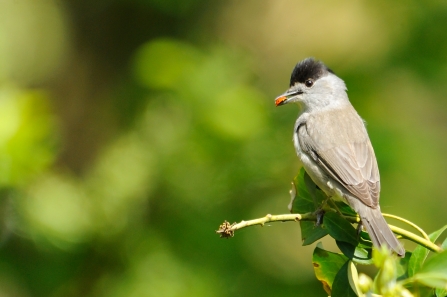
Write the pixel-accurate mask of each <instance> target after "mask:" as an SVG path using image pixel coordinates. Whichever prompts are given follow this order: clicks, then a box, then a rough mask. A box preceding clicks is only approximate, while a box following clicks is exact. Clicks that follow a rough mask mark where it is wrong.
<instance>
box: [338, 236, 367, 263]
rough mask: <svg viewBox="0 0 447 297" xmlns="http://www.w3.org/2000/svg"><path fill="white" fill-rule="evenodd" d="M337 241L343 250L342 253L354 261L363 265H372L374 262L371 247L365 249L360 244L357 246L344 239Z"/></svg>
mask: <svg viewBox="0 0 447 297" xmlns="http://www.w3.org/2000/svg"><path fill="white" fill-rule="evenodd" d="M335 242H336V243H337V246H338V248H339V249H340V250H341V251H342V253H343V254H344V255H345V256H346V257H348V258H349V259H351V260H352V261H353V262H355V263H359V264H362V265H370V264H372V263H373V260H372V249H371V248H369V249H365V248H362V247H359V246H357V247H356V246H353V245H352V244H350V243H347V242H344V241H338V240H336V241H335Z"/></svg>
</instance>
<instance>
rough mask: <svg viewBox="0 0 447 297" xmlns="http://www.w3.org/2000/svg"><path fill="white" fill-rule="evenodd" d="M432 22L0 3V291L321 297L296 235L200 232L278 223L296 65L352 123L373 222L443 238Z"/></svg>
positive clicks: (436, 28) (183, 4)
mask: <svg viewBox="0 0 447 297" xmlns="http://www.w3.org/2000/svg"><path fill="white" fill-rule="evenodd" d="M446 28H447V3H446V2H445V1H425V2H420V1H395V2H389V1H374V3H373V2H367V1H338V2H335V1H293V0H268V1H267V0H266V1H259V0H246V1H237V0H231V1H217V0H215V1H205V0H182V1H175V0H134V1H129V0H127V1H125V0H96V1H82V0H81V1H80V0H59V1H58V0H18V1H1V3H0V186H1V187H0V214H1V216H0V218H1V220H0V221H1V228H0V296H116V297H118V296H160V297H165V296H166V297H171V296H172V297H174V296H272V295H274V296H324V295H325V293H324V291H323V289H322V288H321V285H320V284H319V283H318V282H317V280H316V279H315V278H314V276H313V270H312V264H311V254H312V250H313V247H312V246H308V247H302V246H301V244H300V243H301V239H300V235H299V234H300V230H299V225H298V224H293V223H288V224H279V223H277V224H273V225H271V226H266V227H264V228H252V229H245V230H243V231H240V232H238V234H237V235H236V237H235V238H233V239H230V240H224V239H220V238H219V237H218V236H217V235H216V234H215V233H214V231H215V230H216V229H217V228H218V226H219V224H220V223H222V222H223V220H225V219H226V220H229V221H231V222H234V221H240V220H242V219H251V218H255V217H260V216H264V215H265V214H267V213H286V212H287V204H288V203H289V199H290V197H289V194H288V190H289V188H290V181H291V180H292V178H293V177H294V175H295V174H296V173H297V172H298V166H299V164H298V160H297V158H296V156H295V152H294V148H293V145H292V142H291V136H292V127H293V123H294V120H295V117H296V115H297V113H298V109H297V108H296V107H295V106H286V107H281V108H275V106H274V103H273V101H274V98H275V97H276V96H277V95H278V94H280V93H282V92H283V91H284V90H285V89H287V87H288V81H289V76H290V72H291V71H292V69H293V67H294V65H295V63H296V62H298V61H299V60H301V59H303V58H305V57H308V56H314V57H316V58H318V59H321V60H323V61H324V62H325V63H326V64H328V65H329V67H331V68H332V69H333V70H334V71H335V72H336V73H337V74H338V75H339V76H341V77H342V78H343V79H344V80H345V81H346V83H347V86H348V89H349V96H350V99H351V101H352V103H353V105H354V106H355V107H356V108H357V110H358V111H359V113H360V114H361V116H362V117H363V118H364V119H365V120H366V121H367V122H368V130H369V133H370V137H371V140H372V143H373V145H374V147H375V150H376V154H377V158H378V162H379V167H380V170H381V176H382V197H381V198H382V200H381V205H382V210H383V211H384V212H389V213H393V214H396V215H399V216H403V217H405V218H407V219H409V220H411V221H413V222H415V223H417V224H419V225H420V226H421V227H422V228H424V229H425V230H426V231H428V232H431V231H433V230H435V229H438V228H440V227H441V226H442V225H444V224H445V223H446V217H445V209H446V207H447V202H445V201H447V200H446V199H445V197H446V195H447V182H445V180H446V177H447V166H446V164H447V153H446V152H447V137H446V135H447V116H446V115H447V100H446V95H447V84H446V83H445V81H446V77H447V30H446ZM324 244H325V246H326V247H328V248H333V249H335V246H334V244H333V243H332V242H331V241H330V240H325V241H324ZM405 245H406V247H407V248H411V247H412V246H411V245H410V244H409V243H408V242H405Z"/></svg>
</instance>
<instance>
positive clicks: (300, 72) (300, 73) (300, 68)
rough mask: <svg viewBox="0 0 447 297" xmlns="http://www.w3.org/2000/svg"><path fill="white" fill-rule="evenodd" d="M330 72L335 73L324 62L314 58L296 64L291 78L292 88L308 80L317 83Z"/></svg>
mask: <svg viewBox="0 0 447 297" xmlns="http://www.w3.org/2000/svg"><path fill="white" fill-rule="evenodd" d="M328 72H330V73H334V72H333V71H332V70H331V69H329V68H328V67H327V66H326V65H324V63H323V62H321V61H318V60H315V59H314V58H307V59H304V60H302V61H301V62H299V63H298V64H296V66H295V68H294V69H293V71H292V75H291V76H290V87H291V86H293V85H294V84H296V83H297V82H299V83H304V82H305V81H306V80H307V79H309V78H310V79H312V80H313V81H316V80H317V79H319V78H320V77H322V76H324V75H326V74H327V73H328Z"/></svg>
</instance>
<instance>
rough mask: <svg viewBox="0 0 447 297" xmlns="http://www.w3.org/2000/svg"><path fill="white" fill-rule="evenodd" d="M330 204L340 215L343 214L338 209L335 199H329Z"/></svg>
mask: <svg viewBox="0 0 447 297" xmlns="http://www.w3.org/2000/svg"><path fill="white" fill-rule="evenodd" d="M328 199H329V198H328ZM331 205H332V206H333V207H334V208H335V210H336V211H337V212H338V214H339V215H341V216H342V215H343V214H342V212H341V211H340V209H339V208H338V206H337V203H335V201H334V200H332V199H331Z"/></svg>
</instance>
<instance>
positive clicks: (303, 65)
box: [275, 58, 334, 106]
mask: <svg viewBox="0 0 447 297" xmlns="http://www.w3.org/2000/svg"><path fill="white" fill-rule="evenodd" d="M329 73H332V74H333V73H334V72H333V71H332V70H331V69H329V68H328V67H327V66H326V65H324V63H323V62H321V61H318V60H315V59H314V58H307V59H304V60H302V61H301V62H299V63H298V64H296V66H295V68H294V69H293V71H292V75H291V76H290V87H289V89H288V90H287V91H286V92H285V93H284V94H282V95H281V96H279V97H277V98H276V99H275V104H276V106H280V105H284V104H286V103H288V102H297V101H298V100H301V99H300V96H302V95H303V94H304V93H305V92H307V91H306V90H310V89H311V88H312V86H313V85H314V83H315V82H316V81H318V80H319V79H320V78H322V77H324V76H326V75H328V74H329ZM301 98H302V97H301Z"/></svg>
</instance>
